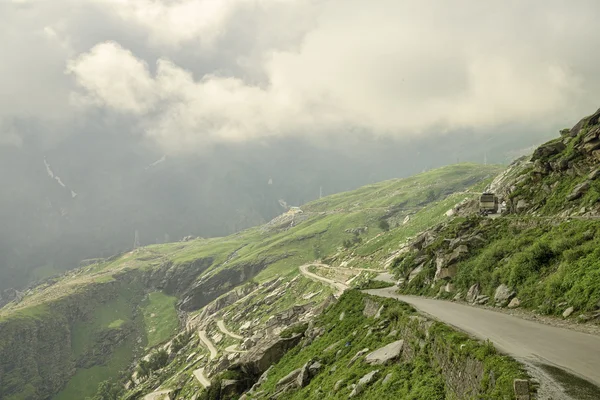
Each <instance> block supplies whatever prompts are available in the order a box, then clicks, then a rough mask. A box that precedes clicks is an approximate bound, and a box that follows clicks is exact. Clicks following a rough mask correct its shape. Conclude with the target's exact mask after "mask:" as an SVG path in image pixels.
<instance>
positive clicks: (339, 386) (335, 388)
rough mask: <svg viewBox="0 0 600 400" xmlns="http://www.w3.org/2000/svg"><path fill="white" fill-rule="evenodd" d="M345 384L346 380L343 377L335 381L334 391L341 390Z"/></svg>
mask: <svg viewBox="0 0 600 400" xmlns="http://www.w3.org/2000/svg"><path fill="white" fill-rule="evenodd" d="M343 384H344V380H343V379H340V380H339V381H337V382H336V383H335V385H333V391H334V392H337V391H339V390H340V388H341V387H342V385H343Z"/></svg>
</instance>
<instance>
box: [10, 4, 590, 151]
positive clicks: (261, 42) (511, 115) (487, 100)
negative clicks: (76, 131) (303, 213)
mask: <svg viewBox="0 0 600 400" xmlns="http://www.w3.org/2000/svg"><path fill="white" fill-rule="evenodd" d="M56 1H57V2H61V4H62V5H63V7H62V8H61V7H51V6H49V5H48V4H50V3H48V2H39V1H37V2H36V1H33V2H26V3H21V4H26V5H20V6H19V7H20V8H19V9H12V10H11V9H10V8H9V11H10V12H8V13H5V14H4V15H6V16H7V17H6V18H5V19H4V20H3V18H2V16H1V15H0V22H5V23H4V24H2V26H1V27H0V38H1V39H2V41H0V48H4V50H5V53H11V54H18V53H17V52H16V51H15V49H18V48H19V46H20V45H19V40H21V39H19V38H26V40H27V41H26V42H25V41H24V42H23V43H24V44H25V43H26V44H27V46H26V48H27V49H28V51H24V52H23V53H22V54H19V55H18V56H16V57H12V58H10V59H9V61H8V62H5V63H2V64H1V65H0V83H1V84H2V86H3V87H4V88H8V96H3V98H2V100H0V102H2V101H3V102H4V103H0V105H3V107H2V110H0V117H3V118H5V120H11V118H14V117H15V116H17V117H19V118H37V117H42V116H46V117H48V116H51V117H55V116H65V115H66V116H67V117H65V118H71V117H73V116H75V117H77V118H79V117H81V118H88V117H89V116H90V115H93V114H86V113H85V111H86V110H85V109H86V108H92V109H96V108H100V109H105V110H110V111H111V112H116V113H117V114H119V115H123V114H124V115H127V116H131V117H132V118H134V119H135V120H136V121H137V124H138V126H139V127H141V128H142V129H143V131H144V132H146V134H147V135H148V136H149V137H151V138H153V139H154V140H156V141H158V142H159V143H161V144H163V145H164V146H166V147H169V148H172V149H176V150H179V149H183V150H185V149H192V150H193V149H194V148H196V146H198V145H202V144H204V143H206V142H209V141H214V140H249V139H254V138H260V137H265V136H271V135H298V134H302V135H322V134H327V133H330V132H344V131H347V130H349V129H354V128H356V129H359V130H361V131H363V132H372V133H373V134H386V135H397V136H403V135H423V134H436V133H439V132H452V131H456V130H463V129H466V130H470V131H480V130H481V131H484V130H485V131H488V132H489V131H493V130H494V129H495V128H497V127H500V126H503V125H508V124H510V125H516V126H520V127H523V128H524V129H526V128H527V127H528V126H535V127H536V128H538V129H539V128H540V127H553V128H554V127H556V126H562V125H565V124H568V123H570V122H573V120H574V119H576V118H578V117H580V116H581V115H582V114H585V113H587V112H590V111H591V110H593V109H595V108H596V106H597V105H596V104H595V102H596V101H597V99H596V93H597V92H598V90H600V78H599V77H598V75H597V73H596V71H597V70H598V69H599V68H600V53H597V52H594V51H593V50H592V49H595V48H597V47H598V45H600V27H598V24H596V22H595V20H594V16H595V15H597V12H598V11H600V4H599V3H597V2H596V1H588V0H582V1H580V2H576V3H572V2H565V1H562V0H547V1H541V0H532V1H528V2H523V1H517V0H509V1H505V2H498V3H495V4H490V3H483V2H480V1H477V0H457V1H455V2H452V3H450V2H445V1H441V0H437V1H434V0H424V1H397V0H378V1H376V2H364V1H360V0H169V1H167V0H87V1H77V2H73V1H72V0H56ZM40 4H45V6H41V5H40ZM3 7H6V6H2V5H0V14H1V13H2V12H3V11H4V10H3ZM57 9H62V10H64V12H57V11H56V10H57ZM15 10H16V11H15ZM96 15H97V16H98V18H97V19H98V21H97V22H96V20H95V19H91V17H92V16H96ZM41 59H44V60H50V61H51V62H50V63H49V64H48V65H44V64H43V63H42V62H40V60H41ZM172 60H176V61H177V62H174V61H172ZM48 67H50V68H48ZM65 71H66V74H64V72H65ZM192 71H193V72H192ZM58 75H61V77H57V76H58ZM27 91H29V92H31V93H32V94H34V95H29V96H28V95H26V94H25V92H27ZM69 93H70V101H69V96H68V94H69ZM7 99H10V101H9V100H7ZM81 106H84V107H83V113H82V107H81ZM11 135H12V136H14V132H13V133H12V134H11ZM7 137H8V135H7ZM5 142H6V141H5ZM11 142H14V141H11Z"/></svg>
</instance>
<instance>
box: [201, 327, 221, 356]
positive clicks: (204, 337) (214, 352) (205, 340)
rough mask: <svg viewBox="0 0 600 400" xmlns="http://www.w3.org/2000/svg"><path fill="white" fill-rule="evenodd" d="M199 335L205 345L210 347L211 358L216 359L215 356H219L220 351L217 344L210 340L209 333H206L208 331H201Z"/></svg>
mask: <svg viewBox="0 0 600 400" xmlns="http://www.w3.org/2000/svg"><path fill="white" fill-rule="evenodd" d="M198 336H199V337H200V340H201V341H202V343H204V345H205V346H206V347H207V348H208V351H210V359H211V360H214V359H215V358H217V355H218V354H219V351H218V350H217V348H216V347H215V345H214V344H213V343H212V342H211V341H210V339H209V337H208V335H207V334H206V331H200V332H199V334H198Z"/></svg>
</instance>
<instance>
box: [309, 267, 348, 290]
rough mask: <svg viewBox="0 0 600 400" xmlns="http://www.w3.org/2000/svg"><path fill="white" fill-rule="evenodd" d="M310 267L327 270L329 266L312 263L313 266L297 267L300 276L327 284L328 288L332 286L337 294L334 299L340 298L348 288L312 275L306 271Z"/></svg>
mask: <svg viewBox="0 0 600 400" xmlns="http://www.w3.org/2000/svg"><path fill="white" fill-rule="evenodd" d="M312 265H314V266H316V267H325V268H329V265H326V264H315V263H313V264H305V265H301V266H300V267H299V268H300V273H301V274H302V275H304V276H306V277H307V278H310V279H312V280H315V281H320V282H323V283H325V284H327V285H329V286H332V287H333V288H334V289H335V290H337V293H336V295H335V296H336V297H340V296H341V295H342V294H343V293H344V291H345V290H346V289H348V286H347V285H345V284H343V283H341V282H337V281H334V280H333V279H329V278H325V277H323V276H320V275H317V274H313V273H312V272H310V271H309V270H308V267H310V266H312Z"/></svg>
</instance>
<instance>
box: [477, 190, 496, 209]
mask: <svg viewBox="0 0 600 400" xmlns="http://www.w3.org/2000/svg"><path fill="white" fill-rule="evenodd" d="M497 212H498V196H496V195H495V194H494V193H489V192H486V193H482V194H481V197H479V213H480V214H482V215H488V214H496V213H497Z"/></svg>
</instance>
